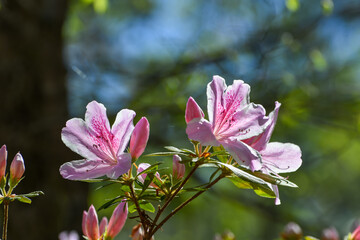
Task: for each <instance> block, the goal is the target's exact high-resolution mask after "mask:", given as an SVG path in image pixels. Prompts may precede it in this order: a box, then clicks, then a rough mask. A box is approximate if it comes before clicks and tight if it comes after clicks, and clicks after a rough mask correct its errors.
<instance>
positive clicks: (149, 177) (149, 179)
mask: <svg viewBox="0 0 360 240" xmlns="http://www.w3.org/2000/svg"><path fill="white" fill-rule="evenodd" d="M154 177H155V174H154V173H148V174H147V175H146V178H145V180H144V183H143V186H142V191H141V193H140V195H141V194H142V193H143V192H144V191H145V190H146V189H147V188H148V187H149V185H150V183H151V182H152V181H153V179H154Z"/></svg>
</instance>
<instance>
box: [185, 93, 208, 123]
mask: <svg viewBox="0 0 360 240" xmlns="http://www.w3.org/2000/svg"><path fill="white" fill-rule="evenodd" d="M204 116H205V115H204V112H203V111H202V110H201V108H200V107H199V105H198V104H197V103H196V101H195V100H194V99H193V98H192V97H189V100H188V102H187V104H186V110H185V121H186V123H189V122H190V121H191V120H193V119H194V118H203V117H204Z"/></svg>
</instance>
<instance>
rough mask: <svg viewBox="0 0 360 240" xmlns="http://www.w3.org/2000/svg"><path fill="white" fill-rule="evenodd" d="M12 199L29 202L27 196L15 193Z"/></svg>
mask: <svg viewBox="0 0 360 240" xmlns="http://www.w3.org/2000/svg"><path fill="white" fill-rule="evenodd" d="M13 199H15V200H18V201H20V202H23V203H28V204H31V199H30V198H27V197H25V196H23V195H17V196H16V197H13Z"/></svg>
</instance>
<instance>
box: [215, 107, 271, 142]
mask: <svg viewBox="0 0 360 240" xmlns="http://www.w3.org/2000/svg"><path fill="white" fill-rule="evenodd" d="M264 117H265V109H264V107H263V106H261V105H259V104H254V103H250V104H248V105H247V106H246V107H244V108H243V109H241V110H240V111H238V112H236V113H235V114H234V115H233V117H232V118H231V119H229V120H228V122H227V123H226V124H227V125H225V124H224V125H223V126H222V129H221V130H220V131H219V132H218V134H217V136H218V135H219V136H221V137H235V138H236V139H238V140H243V139H247V138H251V137H253V136H257V135H259V134H261V133H262V132H263V131H264V124H265V123H266V121H265V120H264Z"/></svg>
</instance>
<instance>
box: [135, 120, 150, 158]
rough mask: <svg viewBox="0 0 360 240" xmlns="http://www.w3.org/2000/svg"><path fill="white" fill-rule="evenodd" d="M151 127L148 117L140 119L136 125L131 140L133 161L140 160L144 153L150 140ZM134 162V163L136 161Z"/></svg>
mask: <svg viewBox="0 0 360 240" xmlns="http://www.w3.org/2000/svg"><path fill="white" fill-rule="evenodd" d="M149 132H150V126H149V122H148V120H147V119H146V117H143V118H141V119H140V121H139V122H138V123H137V124H136V125H135V128H134V131H133V133H132V135H131V139H130V154H131V157H132V159H134V160H136V159H138V158H139V157H140V156H141V154H142V153H143V152H144V150H145V147H146V144H147V141H148V139H149ZM134 160H133V161H134Z"/></svg>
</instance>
